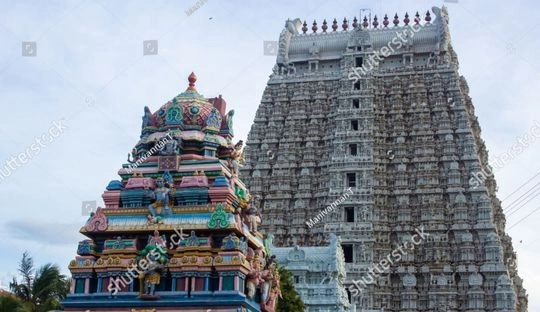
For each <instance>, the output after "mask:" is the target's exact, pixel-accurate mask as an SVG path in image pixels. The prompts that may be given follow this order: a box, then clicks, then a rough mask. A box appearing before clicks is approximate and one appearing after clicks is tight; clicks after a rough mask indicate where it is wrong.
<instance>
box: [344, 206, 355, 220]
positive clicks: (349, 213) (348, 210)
mask: <svg viewBox="0 0 540 312" xmlns="http://www.w3.org/2000/svg"><path fill="white" fill-rule="evenodd" d="M345 222H354V207H345Z"/></svg>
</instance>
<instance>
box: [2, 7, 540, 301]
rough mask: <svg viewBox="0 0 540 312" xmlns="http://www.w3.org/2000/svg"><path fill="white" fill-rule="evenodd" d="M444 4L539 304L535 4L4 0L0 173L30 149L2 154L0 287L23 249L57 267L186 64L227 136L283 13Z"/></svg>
mask: <svg viewBox="0 0 540 312" xmlns="http://www.w3.org/2000/svg"><path fill="white" fill-rule="evenodd" d="M443 4H444V5H446V6H447V7H448V10H449V16H450V31H451V37H452V44H453V46H454V49H455V50H456V52H457V54H458V57H459V62H460V73H461V74H462V75H463V76H465V78H466V79H467V81H468V84H469V87H470V96H471V97H472V99H473V103H474V106H475V112H476V115H477V116H478V119H479V122H480V125H481V128H482V138H483V139H484V140H485V143H486V146H487V148H488V150H489V153H490V158H493V159H500V157H501V155H503V154H504V153H506V152H508V151H512V150H513V151H514V152H515V151H516V150H520V153H513V154H512V156H509V157H506V158H505V161H504V163H503V165H502V166H498V167H500V168H498V169H497V170H496V171H495V178H496V180H497V183H498V197H499V198H500V199H501V200H503V208H504V210H505V211H507V231H508V233H509V234H510V236H511V237H512V239H513V244H514V248H515V250H516V252H517V254H518V269H519V273H520V276H521V277H522V278H524V283H525V288H526V289H527V291H528V294H529V309H530V311H540V296H539V294H540V267H539V266H538V265H536V263H535V262H536V261H537V259H540V248H539V247H540V240H539V239H538V238H539V235H540V234H539V232H538V231H537V230H536V229H535V226H536V225H537V224H539V223H540V212H536V209H538V208H540V198H538V197H537V196H538V195H540V175H539V176H536V174H537V173H539V172H540V162H538V161H537V155H539V154H540V153H539V152H540V136H539V134H540V132H539V131H537V130H536V132H535V129H536V128H535V123H538V122H540V116H539V112H540V107H538V103H539V97H540V95H539V93H538V90H539V89H540V77H539V74H538V73H539V72H540V62H539V61H538V58H537V54H538V50H539V41H538V34H537V29H538V26H539V24H540V10H539V6H540V4H539V3H538V2H536V1H534V0H529V1H519V0H516V1H512V2H511V3H510V2H506V1H505V2H496V1H478V0H475V1H472V0H446V1H443V0H439V1H423V0H417V1H398V0H384V1H339V0H337V1H328V0H326V1H321V0H310V1H276V0H268V1H257V0H255V1H248V0H244V1H218V0H199V1H196V0H182V1H151V2H149V1H104V0H101V1H100V0H96V1H89V0H88V1H87V0H82V1H80V0H74V1H37V0H36V1H17V0H13V1H6V0H0V42H1V45H2V49H0V108H1V110H2V111H3V112H4V113H2V118H1V122H0V146H1V147H0V169H2V168H4V166H5V165H6V164H7V162H9V161H10V159H11V157H13V156H15V157H16V156H17V155H19V154H20V153H24V154H26V155H27V156H28V157H26V158H23V159H24V160H25V161H23V160H20V161H19V162H17V163H14V162H13V161H12V162H11V165H12V167H14V168H15V169H14V170H10V171H9V172H8V174H4V175H2V178H1V179H0V205H1V208H0V209H1V210H0V211H1V214H2V215H1V218H0V235H1V237H2V239H1V240H0V249H1V250H2V253H1V255H0V287H6V286H7V283H8V281H9V280H10V279H11V277H12V276H13V274H15V273H16V270H17V265H18V262H19V260H20V258H21V256H22V253H23V252H24V251H25V250H28V251H29V252H30V253H31V255H32V256H33V257H34V260H35V263H36V265H43V264H45V263H47V262H53V263H57V264H58V265H59V266H60V267H61V268H62V269H63V271H64V272H65V273H66V274H68V270H67V265H68V263H69V261H70V260H71V259H73V258H74V257H75V254H76V249H77V242H78V241H79V240H81V239H83V237H82V235H80V234H79V233H78V230H79V229H80V227H81V226H83V225H84V223H85V221H86V219H87V215H86V212H84V211H83V207H82V206H83V202H85V201H94V200H96V201H98V205H99V204H100V202H101V194H102V193H103V191H104V189H105V187H106V186H107V184H108V182H109V181H110V180H114V179H117V178H118V176H117V171H118V169H119V168H120V167H121V164H122V163H125V162H126V157H127V154H128V153H129V152H130V151H131V148H132V147H133V146H134V145H135V143H136V142H137V141H138V138H139V134H140V126H141V117H142V115H143V108H144V106H149V107H150V109H151V110H152V111H155V110H157V109H158V108H159V107H160V106H161V105H162V104H164V103H165V102H167V101H168V100H170V99H172V98H173V97H174V96H176V95H177V94H179V93H181V92H183V91H184V90H185V88H186V87H187V76H188V75H189V74H190V73H191V72H192V71H193V72H195V73H196V74H197V76H198V81H197V89H198V91H199V92H200V93H201V94H203V95H205V96H206V97H214V96H218V95H219V94H222V95H223V97H224V98H225V99H226V101H227V103H228V109H234V110H235V112H236V113H235V132H236V137H235V139H242V140H244V141H245V140H246V138H247V133H248V131H249V129H250V127H251V123H252V121H253V118H254V116H255V112H256V109H257V107H258V105H259V103H260V100H261V96H262V93H263V91H264V88H265V86H266V83H267V80H268V76H269V74H270V73H271V70H272V67H273V65H274V63H275V56H273V55H265V53H264V51H263V45H264V41H276V40H278V38H279V33H280V32H281V30H282V29H283V26H284V24H285V21H286V20H287V19H288V18H291V19H294V18H297V17H298V18H300V19H302V20H307V21H308V24H311V22H312V21H313V20H314V19H316V20H317V21H318V22H319V25H320V24H321V23H322V20H323V19H324V18H326V19H327V21H331V20H333V18H334V17H336V18H338V20H343V17H347V18H348V19H352V18H353V17H354V16H358V15H359V12H360V10H361V9H370V10H371V12H372V14H377V15H379V17H381V16H383V15H384V14H385V13H388V15H389V16H391V17H393V15H394V13H396V12H397V13H398V14H399V16H400V17H401V18H402V17H403V15H404V13H405V12H406V11H408V12H409V14H410V15H413V14H414V13H415V12H416V11H420V12H424V13H425V11H426V10H428V9H430V8H431V7H432V6H434V5H435V6H441V5H443ZM432 16H433V15H432ZM147 40H150V43H148V42H147V45H146V46H147V48H148V49H147V51H146V52H147V54H149V55H144V54H145V53H144V49H143V47H144V42H145V41H147ZM156 41H157V47H156V46H155V45H154V43H155V42H156ZM23 54H24V55H23ZM539 125H540V123H539ZM538 129H540V128H538ZM535 133H536V135H535ZM525 136H528V139H525ZM30 157H31V158H30ZM23 162H24V163H23ZM531 178H532V179H531Z"/></svg>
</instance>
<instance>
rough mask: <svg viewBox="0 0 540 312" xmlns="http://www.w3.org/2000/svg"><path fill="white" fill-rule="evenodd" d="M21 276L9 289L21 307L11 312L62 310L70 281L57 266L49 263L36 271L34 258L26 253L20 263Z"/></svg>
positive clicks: (14, 279)
mask: <svg viewBox="0 0 540 312" xmlns="http://www.w3.org/2000/svg"><path fill="white" fill-rule="evenodd" d="M19 274H20V276H21V278H20V280H17V279H16V278H13V281H12V282H11V283H10V284H9V288H10V290H11V292H12V293H13V295H14V296H15V298H17V299H18V300H19V302H20V307H19V308H18V309H15V310H11V312H14V311H24V312H46V311H49V310H57V309H61V308H62V306H61V305H60V301H61V300H62V299H64V298H65V297H66V295H67V294H68V292H69V283H70V281H69V279H66V277H65V276H64V275H62V274H60V269H59V268H58V266H57V265H55V264H51V263H48V264H45V265H44V266H42V267H40V268H38V269H37V270H36V269H35V268H34V261H33V259H32V257H30V255H29V254H28V252H25V253H24V254H23V257H22V259H21V262H20V263H19ZM6 300H7V299H6ZM8 303H9V302H7V301H6V304H8Z"/></svg>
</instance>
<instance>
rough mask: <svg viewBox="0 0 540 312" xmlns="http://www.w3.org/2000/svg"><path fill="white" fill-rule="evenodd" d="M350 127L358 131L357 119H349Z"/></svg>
mask: <svg viewBox="0 0 540 312" xmlns="http://www.w3.org/2000/svg"><path fill="white" fill-rule="evenodd" d="M351 129H352V130H353V131H358V120H351Z"/></svg>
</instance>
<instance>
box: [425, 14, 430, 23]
mask: <svg viewBox="0 0 540 312" xmlns="http://www.w3.org/2000/svg"><path fill="white" fill-rule="evenodd" d="M425 21H426V23H428V24H429V22H430V21H431V14H430V13H429V11H427V12H426V18H425Z"/></svg>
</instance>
